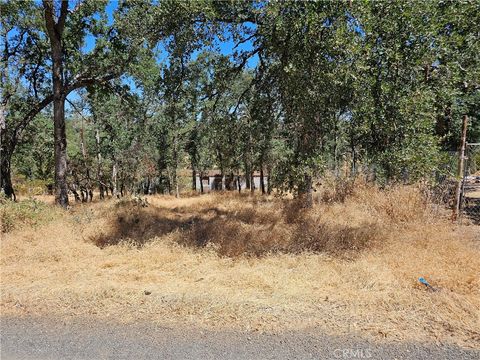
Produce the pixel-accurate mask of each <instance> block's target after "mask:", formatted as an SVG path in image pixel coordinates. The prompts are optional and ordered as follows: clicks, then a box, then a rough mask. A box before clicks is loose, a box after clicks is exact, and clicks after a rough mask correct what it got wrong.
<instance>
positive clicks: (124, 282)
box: [1, 186, 480, 348]
mask: <svg viewBox="0 0 480 360" xmlns="http://www.w3.org/2000/svg"><path fill="white" fill-rule="evenodd" d="M327 195H328V194H327ZM322 196H324V198H323V200H324V201H323V202H321V203H320V202H319V203H317V204H316V205H314V207H313V209H311V210H305V209H303V208H302V207H301V206H300V204H298V203H296V202H295V201H293V200H281V199H277V198H270V197H269V198H262V197H256V196H252V197H249V196H238V195H231V194H219V195H205V196H201V197H189V198H181V199H175V198H171V197H160V196H158V197H149V198H148V199H147V200H148V205H147V204H144V203H142V202H141V201H135V200H130V199H125V200H109V201H105V202H101V203H100V202H99V203H93V204H86V205H76V206H74V207H73V208H72V209H70V210H68V211H66V212H64V211H62V210H59V209H57V208H54V207H52V206H51V205H48V204H45V202H44V201H45V199H43V201H42V202H39V201H25V202H20V203H18V204H9V203H4V204H3V205H1V206H2V209H1V215H2V216H1V219H2V229H3V231H6V232H4V233H2V241H1V311H2V314H3V315H8V316H19V315H26V314H29V315H54V316H58V317H64V316H90V317H98V318H110V319H115V320H117V321H120V322H133V321H136V320H142V321H145V320H146V321H151V322H155V323H167V322H170V323H172V322H173V323H182V324H196V325H197V326H204V327H213V326H215V327H216V328H220V327H225V328H237V329H239V328H240V329H250V330H255V329H258V330H259V331H266V332H270V331H275V332H278V331H282V330H299V329H311V328H318V329H321V330H322V331H325V332H327V333H332V334H346V333H352V332H358V333H360V334H361V335H364V336H373V337H377V338H380V337H381V338H387V339H391V340H425V341H434V342H444V343H456V344H460V345H462V346H468V347H476V348H480V317H479V314H480V279H479V274H478V269H480V246H479V244H480V231H479V228H478V226H474V225H470V226H465V225H464V226H457V225H453V224H451V223H450V222H449V221H448V220H446V215H445V214H442V211H441V209H438V208H435V207H433V206H432V205H431V204H429V203H428V201H426V200H424V198H423V197H422V195H421V192H420V191H419V190H418V189H417V188H414V187H399V188H391V189H387V190H383V191H380V190H377V189H376V188H374V187H368V186H359V187H357V188H356V190H355V191H354V192H353V194H351V195H350V196H349V197H347V198H346V200H344V201H343V202H342V201H339V200H343V199H338V198H337V197H335V194H331V196H326V195H325V194H323V195H322ZM326 200H328V201H326ZM47 201H48V199H47ZM145 205H147V206H145ZM419 277H424V278H426V279H427V280H428V281H429V282H430V284H431V285H432V286H433V287H435V289H436V290H437V291H431V290H428V289H426V288H425V286H423V285H422V284H420V283H419V281H418V278H419Z"/></svg>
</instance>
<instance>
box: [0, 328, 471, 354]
mask: <svg viewBox="0 0 480 360" xmlns="http://www.w3.org/2000/svg"><path fill="white" fill-rule="evenodd" d="M0 320H1V323H0V325H1V342H0V344H1V348H0V349H1V350H0V351H1V352H0V355H1V360H11V359H14V360H18V359H195V360H197V359H202V360H203V359H205V360H208V359H222V360H223V359H375V360H376V359H382V360H383V359H392V360H393V359H434V360H441V359H452V360H464V359H465V360H466V359H472V360H473V359H475V360H478V359H480V351H475V350H465V349H461V348H458V347H454V346H435V345H426V344H416V343H405V344H399V343H394V344H392V343H379V342H371V341H366V340H361V339H358V338H355V337H335V336H326V335H322V334H316V333H315V332H309V333H302V332H289V333H283V334H281V335H266V334H258V333H240V332H216V331H215V332H214V331H205V330H196V329H192V328H189V329H186V328H178V327H175V328H173V327H171V328H170V327H160V326H155V325H153V324H145V323H144V324H136V325H119V324H111V323H109V324H105V323H101V322H98V321H96V322H95V321H93V320H90V321H87V320H81V321H78V320H68V323H65V322H64V321H55V320H52V319H46V318H1V319H0Z"/></svg>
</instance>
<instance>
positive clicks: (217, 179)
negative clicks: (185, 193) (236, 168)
mask: <svg viewBox="0 0 480 360" xmlns="http://www.w3.org/2000/svg"><path fill="white" fill-rule="evenodd" d="M252 179H253V181H252V184H253V187H254V189H256V190H257V189H258V190H259V189H260V172H254V173H253V176H252ZM263 180H264V184H265V187H267V185H268V177H267V176H264V177H263ZM195 181H196V189H197V191H201V190H202V185H203V191H204V192H209V191H219V190H222V189H225V190H237V191H238V189H239V183H240V189H241V190H245V189H246V188H247V181H246V178H245V175H235V174H228V175H227V174H226V175H225V176H224V178H223V179H222V175H221V173H220V171H219V170H207V171H203V172H202V173H201V174H199V173H197V176H196V180H195ZM200 181H201V183H200Z"/></svg>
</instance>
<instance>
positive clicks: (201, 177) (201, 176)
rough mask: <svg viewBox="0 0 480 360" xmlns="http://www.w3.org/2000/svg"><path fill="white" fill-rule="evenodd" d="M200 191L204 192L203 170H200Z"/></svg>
mask: <svg viewBox="0 0 480 360" xmlns="http://www.w3.org/2000/svg"><path fill="white" fill-rule="evenodd" d="M200 193H201V194H203V172H200Z"/></svg>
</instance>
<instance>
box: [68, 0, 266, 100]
mask: <svg viewBox="0 0 480 360" xmlns="http://www.w3.org/2000/svg"><path fill="white" fill-rule="evenodd" d="M72 6H74V5H73V4H72V5H71V7H72ZM117 8H118V1H110V2H108V4H107V6H106V14H107V17H108V21H109V24H112V23H113V14H114V12H115V11H116V10H117ZM251 26H252V27H253V26H254V25H251ZM216 45H217V46H218V49H219V51H220V53H222V54H223V55H233V52H234V50H237V51H241V50H243V51H250V50H252V49H253V43H252V41H247V42H245V43H243V44H240V45H239V46H237V48H235V49H234V47H235V43H234V42H233V40H227V41H220V40H219V41H218V43H217V44H216ZM94 47H95V37H94V36H93V35H87V36H86V38H85V44H84V46H83V47H82V51H83V52H85V53H88V52H90V51H91V50H92V49H93V48H94ZM159 52H160V54H161V55H160V56H158V61H159V62H161V61H165V60H166V57H167V55H168V54H167V52H166V51H165V50H164V47H163V45H161V44H160V45H159ZM198 53H199V52H198V51H197V52H194V54H193V58H195V57H196V56H197V55H198ZM258 61H259V60H258V56H257V55H255V56H253V57H252V58H250V59H249V60H248V62H247V64H246V66H247V67H248V68H254V67H255V66H256V65H257V64H258ZM123 81H124V83H125V84H127V85H129V86H130V87H131V88H132V90H133V91H136V87H135V84H134V81H133V79H129V78H124V80H123ZM69 99H70V100H71V101H74V100H78V99H79V96H78V94H75V93H72V94H70V96H69Z"/></svg>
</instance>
